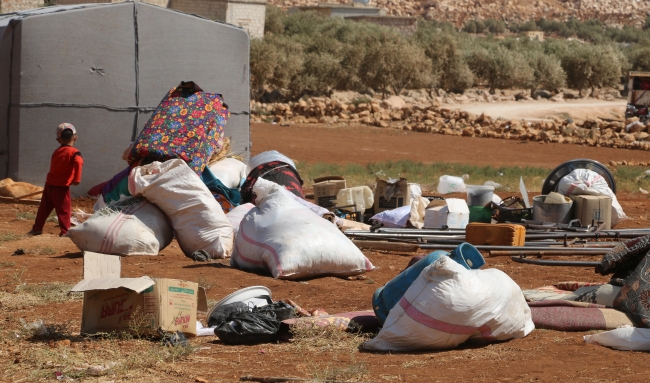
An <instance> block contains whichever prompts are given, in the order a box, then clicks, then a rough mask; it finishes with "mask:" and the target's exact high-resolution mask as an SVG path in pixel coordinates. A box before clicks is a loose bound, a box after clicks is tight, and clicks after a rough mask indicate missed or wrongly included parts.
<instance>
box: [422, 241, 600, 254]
mask: <svg viewBox="0 0 650 383" xmlns="http://www.w3.org/2000/svg"><path fill="white" fill-rule="evenodd" d="M419 246H420V249H432V250H453V249H455V248H456V247H458V246H456V245H447V244H444V245H436V244H431V243H422V244H419ZM474 247H476V249H477V250H479V251H491V250H500V251H549V249H552V250H554V251H556V252H559V251H563V252H564V253H571V252H573V251H576V250H579V251H585V252H593V255H600V254H603V249H599V248H595V249H590V248H582V247H580V248H577V247H557V248H549V247H543V246H540V247H537V246H491V245H478V246H474Z"/></svg>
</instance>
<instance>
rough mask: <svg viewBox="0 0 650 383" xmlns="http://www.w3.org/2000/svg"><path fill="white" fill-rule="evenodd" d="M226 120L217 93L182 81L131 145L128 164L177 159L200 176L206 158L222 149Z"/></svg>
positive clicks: (226, 111)
mask: <svg viewBox="0 0 650 383" xmlns="http://www.w3.org/2000/svg"><path fill="white" fill-rule="evenodd" d="M229 117H230V112H229V111H228V105H226V104H224V102H223V98H222V96H221V95H220V94H216V93H207V92H204V91H203V90H202V89H201V88H200V87H198V86H197V85H196V84H194V83H193V82H187V83H186V82H182V83H181V84H180V85H179V86H178V87H175V88H173V89H171V90H170V91H169V93H167V95H166V96H165V98H163V99H162V101H161V102H160V104H159V105H158V107H157V108H156V110H155V111H154V113H153V115H152V116H151V118H150V119H149V121H147V123H146V124H145V126H144V129H143V130H142V132H141V133H140V135H139V136H138V138H137V139H136V141H135V142H134V144H133V148H132V149H131V153H130V154H129V158H128V161H129V163H132V164H133V163H135V162H137V161H140V160H141V159H143V158H144V159H147V160H150V161H160V162H164V161H167V160H170V159H174V158H180V159H182V160H183V161H185V162H186V163H187V164H188V165H189V167H190V168H191V169H192V170H193V171H194V172H195V173H196V174H197V175H201V173H202V172H203V169H205V166H206V165H207V163H208V160H209V159H210V156H212V154H213V153H215V152H218V151H219V150H221V147H222V146H223V139H224V126H225V125H226V121H227V120H228V118H229Z"/></svg>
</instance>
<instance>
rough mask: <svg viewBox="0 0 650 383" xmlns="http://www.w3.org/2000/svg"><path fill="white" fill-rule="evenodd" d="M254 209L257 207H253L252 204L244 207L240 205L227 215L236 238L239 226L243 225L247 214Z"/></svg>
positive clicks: (246, 204)
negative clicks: (242, 222)
mask: <svg viewBox="0 0 650 383" xmlns="http://www.w3.org/2000/svg"><path fill="white" fill-rule="evenodd" d="M254 207H255V205H253V204H252V203H245V204H243V205H239V206H237V207H235V208H234V209H232V210H230V211H229V212H228V213H226V217H227V218H228V221H229V222H230V225H231V226H232V230H233V236H234V237H236V236H237V232H238V231H239V224H241V221H242V220H243V219H244V217H245V216H246V214H247V213H248V212H249V211H250V210H251V209H252V208H254Z"/></svg>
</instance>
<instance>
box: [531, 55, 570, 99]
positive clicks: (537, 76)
mask: <svg viewBox="0 0 650 383" xmlns="http://www.w3.org/2000/svg"><path fill="white" fill-rule="evenodd" d="M526 59H527V60H528V65H529V66H530V68H531V69H532V70H533V77H532V81H531V82H530V95H531V96H532V95H533V93H534V92H535V90H536V89H538V88H540V87H541V88H543V89H547V90H551V91H555V90H558V89H559V88H562V87H564V86H565V85H566V73H564V69H562V64H561V63H560V60H559V59H558V58H557V57H555V56H548V55H545V54H544V53H543V52H541V51H529V52H526Z"/></svg>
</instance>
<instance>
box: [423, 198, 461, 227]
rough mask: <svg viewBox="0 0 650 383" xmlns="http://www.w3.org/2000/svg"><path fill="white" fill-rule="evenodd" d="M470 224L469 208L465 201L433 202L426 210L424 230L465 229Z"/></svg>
mask: <svg viewBox="0 0 650 383" xmlns="http://www.w3.org/2000/svg"><path fill="white" fill-rule="evenodd" d="M468 223H469V208H468V207H467V202H466V201H465V200H464V199H458V198H447V199H445V200H433V201H431V203H429V205H427V207H426V209H424V228H426V229H438V228H442V227H443V226H447V227H448V228H450V229H464V228H465V226H467V224H468Z"/></svg>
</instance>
